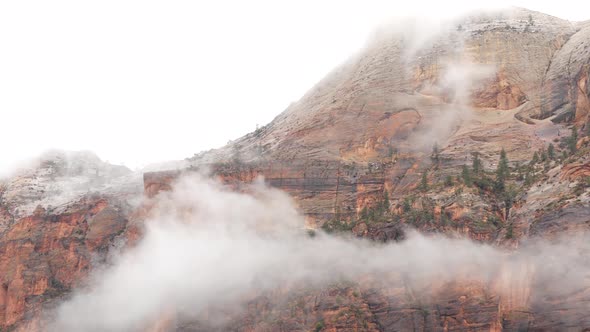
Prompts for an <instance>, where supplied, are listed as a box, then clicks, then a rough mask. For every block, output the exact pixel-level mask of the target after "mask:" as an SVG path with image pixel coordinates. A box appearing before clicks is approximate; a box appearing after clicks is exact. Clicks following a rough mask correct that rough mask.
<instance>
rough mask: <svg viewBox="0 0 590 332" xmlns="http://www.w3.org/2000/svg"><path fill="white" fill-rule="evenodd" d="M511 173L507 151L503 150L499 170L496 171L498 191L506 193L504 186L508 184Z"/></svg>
mask: <svg viewBox="0 0 590 332" xmlns="http://www.w3.org/2000/svg"><path fill="white" fill-rule="evenodd" d="M509 173H510V169H509V168H508V157H506V151H504V148H502V151H501V152H500V161H499V162H498V169H496V191H497V192H502V191H504V186H505V182H506V178H508V175H509Z"/></svg>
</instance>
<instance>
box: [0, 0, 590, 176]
mask: <svg viewBox="0 0 590 332" xmlns="http://www.w3.org/2000/svg"><path fill="white" fill-rule="evenodd" d="M490 2H492V1H490ZM500 3H501V4H508V3H507V2H498V1H493V5H494V6H496V5H498V4H500ZM510 4H513V5H518V6H522V7H527V8H530V9H534V10H538V11H543V12H546V13H548V14H552V15H554V16H558V17H561V18H565V19H569V20H586V19H590V11H588V5H585V4H584V1H579V0H576V1H565V0H560V1H557V0H552V1H533V0H530V1H524V0H523V1H514V2H511V3H510ZM474 6H476V7H478V6H479V7H481V4H478V5H474V1H411V0H404V1H371V0H365V1H336V0H334V1H321V0H316V1H307V0H299V1H258V0H254V1H240V0H236V1H213V0H211V1H204V0H203V1H201V0H194V1H182V0H179V1H174V0H166V1H150V0H137V1H127V0H116V1H111V0H106V1H104V0H103V1H88V0H74V1H60V0H56V1H45V0H43V1H28V0H3V1H0V114H1V117H0V171H2V169H7V168H8V167H10V166H11V165H14V162H16V161H19V160H22V159H23V158H28V157H32V156H34V155H36V154H38V153H39V152H41V151H43V150H46V149H50V148H59V149H66V150H92V151H95V152H96V153H97V154H98V155H99V156H100V157H101V158H102V159H104V160H108V161H110V162H112V163H123V164H125V165H127V166H130V167H132V168H135V167H138V166H141V165H145V164H148V163H152V162H158V161H165V160H171V159H183V158H185V157H189V156H191V155H192V154H193V153H195V152H199V151H201V150H206V149H209V148H214V147H219V146H221V145H223V144H225V143H226V142H227V141H228V140H230V139H235V138H237V137H239V136H241V135H243V134H245V133H247V132H250V131H252V130H254V129H255V128H256V124H261V125H263V124H265V123H267V122H269V121H270V120H272V119H273V118H274V116H276V115H277V114H279V113H280V112H281V111H283V110H284V109H285V108H286V107H287V106H288V105H289V103H291V102H293V101H296V100H297V99H299V98H300V97H301V96H302V95H303V94H304V93H305V92H306V90H307V89H309V88H310V87H311V86H312V85H313V84H315V83H316V82H317V81H318V80H320V79H321V78H322V77H323V76H324V75H325V74H326V73H327V72H329V71H330V70H331V69H333V68H334V67H335V66H337V65H338V64H340V63H341V62H343V61H344V60H346V59H347V58H348V57H349V56H350V55H351V54H353V53H354V52H355V51H356V50H358V49H359V48H360V47H362V45H363V43H364V41H365V39H366V38H367V36H368V35H369V34H370V33H371V32H372V30H373V29H374V28H375V26H376V25H377V23H379V22H383V21H386V20H387V19H392V17H396V16H403V15H409V14H415V13H420V14H421V15H423V16H433V17H440V16H451V15H454V14H455V13H457V12H459V11H461V10H464V9H465V8H467V7H470V8H471V7H474Z"/></svg>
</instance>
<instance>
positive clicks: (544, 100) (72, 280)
mask: <svg viewBox="0 0 590 332" xmlns="http://www.w3.org/2000/svg"><path fill="white" fill-rule="evenodd" d="M589 29H590V27H589V26H588V24H577V23H572V22H568V21H565V20H561V19H558V18H555V17H551V16H548V15H545V14H542V13H537V12H532V11H528V10H524V9H513V10H508V11H502V12H497V13H492V14H485V15H473V16H469V17H467V18H463V19H461V20H457V21H453V22H450V23H448V24H446V25H445V26H444V27H443V28H442V29H441V30H440V31H437V32H436V33H431V32H429V33H428V34H427V35H426V38H422V39H420V40H419V41H418V40H417V38H416V37H417V36H422V37H424V35H423V32H424V31H422V30H421V28H420V26H419V25H408V26H405V27H404V30H403V32H400V30H399V29H387V28H386V29H384V30H383V31H382V32H381V33H379V34H377V35H376V36H375V38H374V40H372V41H371V42H370V43H369V44H368V45H367V47H366V48H365V49H364V50H363V51H362V52H359V54H358V55H356V56H355V57H353V58H352V59H350V60H349V61H348V62H347V63H345V64H343V65H342V66H341V67H339V68H337V69H336V70H334V71H333V72H332V73H331V74H330V75H328V76H327V77H326V78H325V79H324V80H322V81H321V82H319V83H318V84H317V85H316V86H315V87H313V88H312V89H311V90H310V91H309V92H308V93H307V94H306V95H305V96H304V97H303V98H302V99H301V100H299V101H298V102H296V103H294V104H292V105H291V106H290V107H289V108H288V109H287V110H285V111H284V112H283V113H281V114H280V115H278V116H277V117H276V118H275V119H274V120H273V121H272V122H271V123H269V124H268V125H266V126H264V127H262V128H260V129H258V130H257V131H255V132H253V133H250V134H248V135H246V136H244V137H242V138H239V139H237V140H235V141H234V142H232V143H231V144H229V145H228V146H226V147H224V148H221V149H219V150H214V151H209V152H206V153H201V154H198V155H195V156H194V157H193V158H190V159H189V162H190V166H189V167H188V168H186V169H183V170H180V171H176V170H175V171H167V172H150V173H146V174H144V175H143V186H144V187H143V191H144V192H145V195H146V196H147V197H156V196H157V195H158V193H159V192H161V191H162V190H170V189H171V188H172V186H173V183H174V181H175V179H176V178H177V177H178V176H179V174H182V173H188V172H193V171H196V170H199V169H203V168H207V169H208V170H209V171H210V172H211V173H212V174H213V175H214V176H216V177H219V178H220V179H221V180H222V181H223V182H224V183H226V184H228V185H230V186H232V187H233V188H235V189H237V190H240V186H241V184H243V183H245V182H251V181H253V180H254V179H256V178H257V177H258V176H263V177H264V178H265V181H266V182H267V183H268V184H269V185H271V186H273V187H277V188H280V189H282V190H284V191H286V192H287V193H289V194H290V195H291V196H292V197H294V198H295V202H296V204H297V206H298V208H299V209H300V211H301V212H302V213H303V214H304V215H305V216H306V222H307V223H308V225H307V226H308V227H310V228H319V227H322V228H323V229H325V230H327V231H329V232H350V233H353V234H354V235H355V236H358V237H366V238H370V239H373V240H375V241H383V242H385V241H397V240H401V239H403V237H404V235H403V233H404V231H403V229H404V228H405V227H412V228H418V229H420V230H421V231H423V232H425V233H444V234H447V235H449V236H467V237H469V238H471V239H473V240H475V241H481V242H487V243H492V244H494V245H496V246H498V247H501V248H506V249H510V250H518V248H519V247H520V246H521V244H522V243H524V242H526V241H527V240H529V239H533V238H546V239H552V238H556V237H559V236H563V234H574V233H579V232H586V231H588V230H589V224H590V212H589V211H590V194H589V190H588V188H590V181H589V180H588V179H590V146H589V144H588V138H587V137H586V136H587V133H589V132H590V130H588V127H590V122H589V121H590V120H589V113H590V102H589V98H590V82H589V75H588V72H589V68H590V30H589ZM573 125H575V126H576V127H573ZM574 129H575V130H576V133H577V136H576V135H573V134H572V130H574ZM572 137H576V138H578V139H577V140H575V142H573V143H572V142H571V140H572ZM549 144H552V145H553V146H554V151H553V153H552V156H549V153H548V148H549ZM433 146H436V149H433ZM502 149H504V150H505V152H506V154H507V157H508V159H509V171H508V173H509V174H508V176H507V178H506V183H502V186H505V188H502V189H498V188H497V187H496V186H497V184H495V182H494V181H496V177H497V175H496V173H495V172H496V169H497V167H498V164H499V162H500V161H499V156H500V151H501V150H502ZM474 153H475V154H476V155H477V157H478V158H479V160H480V161H481V165H480V166H479V167H480V168H481V169H480V170H475V169H474V168H473V166H474V165H475V164H474V162H473V159H474ZM534 155H537V157H538V158H539V160H537V161H534ZM463 166H466V168H467V170H468V171H469V172H470V175H469V178H467V177H466V175H465V172H464V171H463ZM423 184H425V185H423ZM140 186H141V179H139V178H138V176H137V175H136V174H133V173H131V172H129V171H128V170H126V169H124V168H119V167H114V166H111V165H108V164H105V163H102V162H100V161H99V160H97V159H96V158H95V157H93V156H90V155H87V154H84V155H76V156H70V157H67V156H63V155H57V156H51V157H48V158H45V159H44V160H43V161H42V162H41V163H40V165H38V166H37V167H34V168H32V169H31V170H30V171H28V173H23V174H20V175H17V176H15V177H13V178H11V179H8V180H6V181H4V182H3V183H2V184H1V186H0V329H1V328H9V329H12V328H16V329H20V330H35V329H37V328H38V326H36V325H35V324H37V323H38V322H37V320H36V317H37V315H38V313H39V311H40V310H42V308H44V307H50V306H52V305H53V303H55V302H56V301H58V299H60V297H62V296H65V295H66V294H68V292H69V291H70V290H71V289H72V287H75V286H78V285H80V283H83V280H84V277H85V276H87V274H88V270H89V269H90V268H91V267H92V266H93V260H98V261H101V260H104V259H105V257H106V255H107V252H108V251H109V250H110V248H112V247H113V246H115V245H116V244H117V243H118V242H120V241H124V240H126V239H132V240H134V239H137V238H138V237H140V236H141V231H140V227H139V226H137V225H138V224H140V223H141V220H142V219H143V216H145V215H146V214H147V213H148V211H149V209H150V205H149V202H150V201H149V199H147V198H144V200H145V201H144V203H145V202H147V203H145V204H140V202H138V200H137V199H136V197H137V196H136V195H137V194H138V192H141V191H142V190H141V188H140ZM64 188H66V189H64ZM450 254H451V255H452V253H450ZM533 276H534V272H532V271H523V273H522V274H519V276H510V275H503V274H502V271H500V272H499V273H498V277H497V278H496V279H494V280H492V281H491V282H489V283H486V284H482V283H474V282H470V281H468V280H466V281H464V282H462V281H457V282H455V283H452V284H441V285H431V289H429V290H428V292H426V291H424V290H420V289H412V288H411V287H406V288H392V287H391V286H389V285H384V284H380V283H379V282H378V280H364V281H359V282H351V283H348V282H347V283H336V284H334V285H332V286H330V287H327V288H322V289H308V288H305V287H299V285H296V286H292V287H285V289H279V290H276V291H274V292H270V293H269V294H260V296H258V297H255V298H254V299H252V301H250V302H249V304H248V308H247V310H246V311H245V312H242V313H239V314H236V315H235V316H232V317H231V319H229V320H228V321H227V324H226V325H224V326H222V327H219V326H211V325H209V324H208V322H207V320H206V319H204V320H178V321H176V320H175V319H167V317H164V319H162V322H160V323H161V324H159V325H158V326H157V327H156V330H157V329H173V328H176V329H177V330H180V331H209V330H215V329H217V330H236V331H309V330H315V331H397V330H441V331H449V330H486V331H501V330H507V331H510V330H518V329H523V330H564V329H567V328H570V329H575V330H578V329H581V328H588V327H590V317H589V316H588V314H587V312H588V310H587V309H588V308H587V306H586V305H585V303H587V301H588V299H589V298H588V296H587V292H588V290H587V288H585V289H577V290H576V291H575V292H572V294H571V295H570V296H567V297H540V295H538V293H535V292H534V289H539V288H540V287H543V285H542V284H536V283H539V282H540V281H538V280H535V279H534V277H533ZM423 291H424V293H428V294H429V296H428V297H427V298H426V297H424V296H422V295H421V294H422V293H423ZM172 316H173V315H172ZM162 326H163V327H162Z"/></svg>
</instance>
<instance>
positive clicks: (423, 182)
mask: <svg viewBox="0 0 590 332" xmlns="http://www.w3.org/2000/svg"><path fill="white" fill-rule="evenodd" d="M420 190H422V191H427V190H428V172H427V171H424V173H422V180H420Z"/></svg>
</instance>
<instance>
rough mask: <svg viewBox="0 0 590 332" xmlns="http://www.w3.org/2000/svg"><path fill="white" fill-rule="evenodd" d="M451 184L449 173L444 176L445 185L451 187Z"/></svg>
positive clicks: (451, 178)
mask: <svg viewBox="0 0 590 332" xmlns="http://www.w3.org/2000/svg"><path fill="white" fill-rule="evenodd" d="M452 185H453V177H452V176H450V175H447V177H446V178H445V186H447V187H451V186H452Z"/></svg>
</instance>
